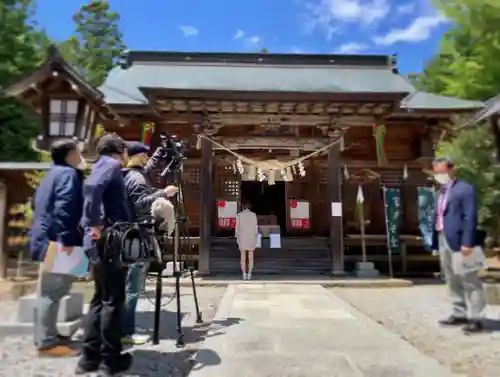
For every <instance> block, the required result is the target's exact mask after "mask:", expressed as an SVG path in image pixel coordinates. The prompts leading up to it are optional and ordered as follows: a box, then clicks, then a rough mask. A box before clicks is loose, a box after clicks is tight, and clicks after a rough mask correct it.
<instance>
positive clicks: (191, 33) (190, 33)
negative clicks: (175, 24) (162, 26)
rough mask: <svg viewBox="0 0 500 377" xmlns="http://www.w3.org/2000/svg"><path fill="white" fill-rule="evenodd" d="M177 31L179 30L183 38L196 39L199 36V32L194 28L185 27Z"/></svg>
mask: <svg viewBox="0 0 500 377" xmlns="http://www.w3.org/2000/svg"><path fill="white" fill-rule="evenodd" d="M179 29H181V31H182V33H183V34H184V36H185V37H196V36H197V35H198V34H200V31H199V30H198V29H197V28H195V27H194V26H189V25H185V26H180V27H179Z"/></svg>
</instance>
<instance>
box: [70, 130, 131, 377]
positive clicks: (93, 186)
mask: <svg viewBox="0 0 500 377" xmlns="http://www.w3.org/2000/svg"><path fill="white" fill-rule="evenodd" d="M97 151H98V153H99V160H98V161H97V162H96V163H95V164H94V166H93V167H92V172H91V174H90V176H89V177H88V178H87V180H86V181H85V185H84V189H83V194H84V205H83V217H82V220H81V224H82V228H83V229H84V232H85V233H84V237H83V246H84V249H85V252H86V253H87V255H88V256H89V259H90V263H91V267H92V273H93V277H94V284H95V292H94V296H93V297H92V300H91V302H90V307H89V311H88V313H87V319H86V323H85V332H84V337H83V347H82V352H83V354H82V358H81V359H80V361H79V363H78V366H77V369H76V371H75V373H76V374H87V373H91V372H94V371H97V370H98V369H99V367H101V372H102V373H101V374H100V376H113V375H116V374H119V373H121V372H124V371H126V370H128V369H129V368H130V366H131V365H132V356H131V354H130V353H125V354H122V353H121V352H122V342H121V336H122V328H121V323H122V311H123V304H124V300H125V275H126V270H125V269H124V268H123V267H122V266H121V263H119V260H118V259H119V255H117V254H116V253H113V252H110V251H109V250H108V248H107V245H106V242H105V240H106V237H105V235H106V228H107V227H109V226H111V225H113V224H115V223H117V222H130V221H131V220H132V217H131V214H130V210H129V207H128V204H127V192H126V188H125V182H124V180H123V175H122V173H121V169H122V167H123V166H125V165H126V164H127V159H128V156H127V146H126V143H125V141H124V140H123V139H122V138H120V137H119V136H118V135H116V134H110V135H105V136H103V137H102V138H101V139H100V140H99V142H98V145H97Z"/></svg>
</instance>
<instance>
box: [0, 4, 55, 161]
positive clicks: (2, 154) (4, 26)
mask: <svg viewBox="0 0 500 377" xmlns="http://www.w3.org/2000/svg"><path fill="white" fill-rule="evenodd" d="M34 7H35V4H34V2H33V1H30V0H2V1H0V88H1V87H5V86H6V85H8V84H9V83H10V82H12V80H14V79H16V78H17V77H19V76H22V75H24V74H26V73H28V72H30V71H31V70H33V69H34V68H36V67H37V65H39V64H40V63H41V62H42V61H43V58H44V55H45V50H46V47H47V46H48V44H49V41H48V38H47V37H46V35H45V33H43V31H40V30H38V29H37V25H36V23H35V22H34V20H33V13H34V10H35V9H34ZM0 125H1V127H2V132H1V133H0V161H33V160H34V159H35V158H36V153H34V152H33V150H32V149H31V140H32V139H33V138H34V137H35V136H36V135H37V134H38V132H39V122H38V121H37V120H35V119H33V118H31V117H29V116H28V115H27V112H26V109H25V108H24V107H23V106H22V105H21V104H20V103H18V101H16V100H13V99H10V98H4V97H0Z"/></svg>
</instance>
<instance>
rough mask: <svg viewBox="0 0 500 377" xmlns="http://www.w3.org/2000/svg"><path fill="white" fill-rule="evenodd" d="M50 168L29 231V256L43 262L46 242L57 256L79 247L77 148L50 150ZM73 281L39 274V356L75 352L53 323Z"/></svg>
mask: <svg viewBox="0 0 500 377" xmlns="http://www.w3.org/2000/svg"><path fill="white" fill-rule="evenodd" d="M51 156H52V161H53V163H54V165H53V166H52V168H51V169H50V170H49V171H48V172H47V174H46V175H45V177H44V179H43V180H42V182H41V183H40V186H39V187H38V189H37V190H36V194H35V200H34V215H33V222H32V226H31V230H30V253H31V258H32V259H33V260H35V261H39V262H43V261H44V258H45V253H46V251H47V248H48V246H49V242H55V243H58V244H59V245H60V247H61V252H64V253H71V252H72V250H73V247H75V246H82V233H81V231H80V227H79V222H80V219H81V215H82V207H83V195H82V184H83V172H82V171H80V170H78V166H80V163H81V161H82V157H81V155H80V150H79V148H78V145H77V144H76V143H75V142H74V141H73V140H61V141H57V142H55V143H54V145H53V146H52V148H51ZM73 280H74V277H73V276H71V275H63V274H54V273H51V272H46V271H43V270H42V269H41V270H40V280H39V287H38V296H37V310H36V311H35V345H36V347H37V348H38V350H39V354H40V356H46V357H68V356H75V355H76V351H75V350H73V349H72V348H71V347H69V338H65V337H63V336H60V335H58V333H57V327H56V321H57V313H58V311H59V302H60V300H61V299H62V298H63V297H64V296H65V295H66V294H68V292H69V291H70V289H71V285H72V283H73Z"/></svg>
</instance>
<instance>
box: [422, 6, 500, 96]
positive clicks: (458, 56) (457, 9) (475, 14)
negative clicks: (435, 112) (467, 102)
mask: <svg viewBox="0 0 500 377" xmlns="http://www.w3.org/2000/svg"><path fill="white" fill-rule="evenodd" d="M435 3H436V6H437V7H438V8H439V9H440V10H441V11H442V12H443V14H444V16H446V17H447V18H448V19H449V20H450V21H452V25H453V26H452V27H451V29H450V30H449V31H448V32H447V33H445V35H444V36H443V38H442V40H441V45H440V50H439V53H438V54H437V55H436V56H435V57H434V58H433V59H431V61H430V62H429V64H428V65H427V66H426V69H424V72H423V74H422V75H421V76H420V79H419V84H420V85H421V89H424V90H427V91H430V92H434V93H440V94H445V95H450V96H456V97H460V98H467V99H476V100H486V99H489V98H491V97H493V96H495V95H497V94H499V93H500V59H499V58H500V29H499V28H498V25H499V24H500V2H498V1H496V0H436V1H435Z"/></svg>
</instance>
